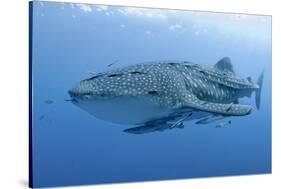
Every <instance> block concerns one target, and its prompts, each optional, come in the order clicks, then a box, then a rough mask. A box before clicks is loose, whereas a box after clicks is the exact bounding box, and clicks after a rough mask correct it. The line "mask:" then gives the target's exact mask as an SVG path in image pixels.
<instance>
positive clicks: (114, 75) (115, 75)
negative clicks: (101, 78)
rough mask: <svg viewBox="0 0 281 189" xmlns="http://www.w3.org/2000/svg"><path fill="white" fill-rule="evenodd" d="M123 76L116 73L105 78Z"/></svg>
mask: <svg viewBox="0 0 281 189" xmlns="http://www.w3.org/2000/svg"><path fill="white" fill-rule="evenodd" d="M122 75H123V74H121V73H118V74H110V75H108V76H107V77H118V76H122Z"/></svg>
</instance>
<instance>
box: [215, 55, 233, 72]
mask: <svg viewBox="0 0 281 189" xmlns="http://www.w3.org/2000/svg"><path fill="white" fill-rule="evenodd" d="M214 67H215V68H216V69H218V70H221V71H226V72H231V73H233V74H234V70H233V66H232V64H231V61H230V58H229V57H224V58H222V59H221V60H219V61H218V62H217V63H216V64H215V66H214Z"/></svg>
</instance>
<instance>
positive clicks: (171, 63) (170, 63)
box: [168, 62, 178, 66]
mask: <svg viewBox="0 0 281 189" xmlns="http://www.w3.org/2000/svg"><path fill="white" fill-rule="evenodd" d="M168 64H169V65H171V66H176V65H178V63H175V62H169V63H168Z"/></svg>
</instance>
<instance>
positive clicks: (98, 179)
mask: <svg viewBox="0 0 281 189" xmlns="http://www.w3.org/2000/svg"><path fill="white" fill-rule="evenodd" d="M31 11H32V15H33V17H32V26H33V27H32V33H33V36H32V73H31V74H32V78H30V79H32V86H33V88H32V153H33V154H32V160H33V163H32V172H33V186H34V187H40V186H62V185H80V184H95V183H111V182H130V181H146V180H162V179H178V178H194V177H209V176H227V175H241V174H257V173H270V172H271V91H272V90H271V87H272V86H271V17H270V16H262V15H245V14H225V13H213V12H199V11H178V10H167V9H146V8H135V7H122V6H105V5H88V4H72V3H55V2H40V1H36V2H33V9H31ZM225 56H228V57H230V59H231V61H232V64H233V66H234V70H235V72H236V74H237V75H238V76H239V77H241V78H246V77H248V76H250V77H252V79H253V81H256V80H257V78H258V75H259V74H260V73H261V72H262V71H263V70H264V75H265V77H264V81H263V88H262V98H261V108H260V110H257V109H256V107H255V102H254V95H253V96H252V97H251V98H243V99H241V100H240V103H248V104H252V105H253V106H254V107H255V108H254V110H253V112H252V113H251V114H250V115H247V116H243V117H231V118H227V119H226V120H231V124H228V125H226V126H224V127H222V128H218V127H216V123H210V124H207V125H196V124H193V123H192V122H185V128H184V129H172V130H166V131H164V132H153V133H148V134H143V135H134V134H128V133H125V132H123V130H124V129H126V128H129V127H130V126H124V125H117V124H113V123H110V122H106V121H103V120H99V119H97V118H95V117H94V116H92V115H90V114H88V113H87V112H84V111H83V110H81V109H79V108H77V107H76V106H74V105H73V104H72V103H70V102H67V101H65V100H66V99H69V95H68V93H67V91H68V90H69V89H70V88H71V87H73V86H74V84H76V83H77V82H78V81H80V80H81V79H84V78H87V77H90V76H91V73H98V72H102V71H107V70H110V69H114V68H119V67H123V66H126V65H131V64H135V63H141V62H146V61H157V60H187V61H190V62H193V63H198V64H208V65H213V64H215V63H216V62H217V61H218V60H220V59H221V58H222V57H225ZM112 63H114V64H113V65H111V66H110V67H109V66H108V65H110V64H112ZM120 111H122V110H120ZM128 116H130V114H129V112H128Z"/></svg>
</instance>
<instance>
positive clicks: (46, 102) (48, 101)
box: [45, 99, 54, 104]
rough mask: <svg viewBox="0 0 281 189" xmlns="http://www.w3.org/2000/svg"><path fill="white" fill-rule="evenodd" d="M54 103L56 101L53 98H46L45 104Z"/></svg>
mask: <svg viewBox="0 0 281 189" xmlns="http://www.w3.org/2000/svg"><path fill="white" fill-rule="evenodd" d="M53 103H54V101H52V100H50V99H48V100H45V104H53Z"/></svg>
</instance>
